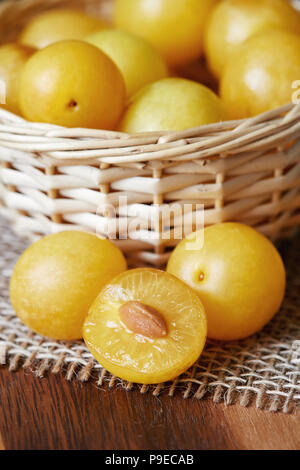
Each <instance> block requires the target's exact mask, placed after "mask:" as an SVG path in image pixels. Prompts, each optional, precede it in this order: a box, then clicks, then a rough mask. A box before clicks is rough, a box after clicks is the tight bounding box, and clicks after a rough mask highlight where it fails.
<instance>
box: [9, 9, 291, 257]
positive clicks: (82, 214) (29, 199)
mask: <svg viewBox="0 0 300 470" xmlns="http://www.w3.org/2000/svg"><path fill="white" fill-rule="evenodd" d="M71 3H72V5H73V6H74V4H77V3H78V4H81V5H83V6H85V7H89V8H90V9H91V10H93V11H94V12H95V11H97V9H98V10H99V8H100V6H99V5H100V3H101V5H102V6H103V4H104V6H107V5H108V2H99V1H95V0H93V1H87V0H86V1H82V0H81V1H76V2H74V1H72V2H71ZM68 4H70V2H66V1H59V0H52V1H47V2H40V1H33V0H31V1H28V0H19V1H17V2H11V1H10V2H9V1H5V2H3V3H2V4H1V5H0V22H1V37H0V40H2V42H5V41H7V40H11V39H12V34H16V30H17V29H18V28H17V27H16V24H17V25H18V26H19V25H20V27H22V26H23V24H24V22H26V20H28V18H29V17H30V16H32V15H33V14H34V13H36V12H37V11H40V10H43V9H45V8H46V7H47V8H48V7H49V6H51V7H52V6H55V7H57V6H66V5H68ZM298 78H300V77H295V79H298ZM0 163H1V169H0V171H1V172H0V201H1V204H2V207H1V212H2V213H3V214H4V215H5V216H6V217H8V218H9V219H10V220H11V221H12V224H13V226H14V228H15V230H16V231H17V232H18V233H21V234H22V235H23V236H30V237H33V238H35V237H39V236H41V235H44V234H48V233H53V232H56V231H59V230H69V229H73V228H77V229H80V230H88V231H92V232H97V233H99V234H102V235H107V233H106V232H105V230H106V217H107V213H106V212H105V207H107V205H110V206H113V207H116V211H118V201H119V197H120V196H126V198H127V201H128V208H127V210H128V213H127V214H126V215H124V214H118V213H116V216H115V217H116V218H118V219H119V222H120V226H122V223H123V224H124V223H125V222H128V220H131V219H132V220H133V219H134V220H136V218H138V220H140V221H141V222H143V221H145V220H146V219H147V220H148V218H149V215H150V214H151V213H153V212H154V211H156V210H157V207H159V206H160V205H163V204H168V205H169V207H170V208H172V205H173V204H176V205H178V204H180V205H184V204H189V205H190V207H192V209H191V213H190V214H188V220H189V221H188V222H187V223H188V224H190V231H192V229H193V228H194V226H193V220H194V217H195V215H196V211H197V207H199V206H196V205H199V204H201V205H203V207H204V209H205V225H211V224H215V223H219V222H224V221H239V222H243V223H247V224H249V225H252V226H254V227H256V228H257V229H258V230H260V231H261V232H263V233H265V234H266V235H267V236H269V237H271V238H272V239H276V238H278V237H281V236H285V235H286V234H288V233H289V232H290V231H291V229H292V228H293V227H295V226H297V225H298V224H299V222H300V210H299V209H300V105H292V104H291V105H287V106H285V107H284V108H281V109H277V110H274V111H271V112H268V113H266V114H264V115H261V116H258V117H255V118H252V119H248V120H243V121H236V122H234V121H230V122H225V123H217V124H213V125H208V126H203V127H200V128H197V129H192V130H187V131H183V132H160V133H147V134H143V135H142V134H139V135H127V134H122V133H118V132H110V131H100V130H87V129H66V128H62V127H58V126H53V125H48V124H38V123H29V122H27V121H25V120H23V119H22V118H20V117H17V116H15V115H13V114H11V113H8V112H7V111H4V110H0ZM159 222H163V223H158V226H157V229H156V231H157V233H156V237H154V236H153V230H152V232H151V234H152V237H149V233H150V230H149V231H147V230H146V231H145V230H144V231H140V233H139V236H138V237H137V236H136V233H135V234H134V237H133V236H132V234H131V233H129V237H128V239H127V240H117V242H116V243H117V244H118V245H119V246H120V247H121V248H122V249H123V251H124V252H125V253H126V254H127V255H128V257H129V258H130V260H131V261H132V262H133V263H134V264H145V263H147V264H152V265H156V266H162V265H164V264H165V262H166V261H167V259H168V256H169V254H170V251H171V248H172V246H174V245H175V244H176V240H174V239H173V240H172V238H174V237H172V233H173V231H174V230H175V229H176V223H177V222H176V219H175V218H174V219H173V221H171V222H169V225H168V226H167V227H166V226H165V225H164V223H165V221H161V220H160V221H159ZM180 224H182V221H180ZM166 229H167V230H168V231H170V234H171V236H170V237H169V239H164V237H163V236H162V233H163V231H164V230H166Z"/></svg>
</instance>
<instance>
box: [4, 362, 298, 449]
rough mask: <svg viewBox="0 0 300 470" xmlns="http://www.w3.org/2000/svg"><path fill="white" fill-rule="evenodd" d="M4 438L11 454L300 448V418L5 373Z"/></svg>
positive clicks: (90, 384) (6, 371) (5, 371)
mask: <svg viewBox="0 0 300 470" xmlns="http://www.w3.org/2000/svg"><path fill="white" fill-rule="evenodd" d="M0 402H1V406H2V410H3V413H2V415H1V417H0V434H2V438H3V443H4V446H5V448H6V449H34V450H39V449H51V450H53V449H70V450H71V449H77V450H85V449H90V450H94V449H105V450H117V449H120V450H138V449H140V450H143V449H151V450H161V449H164V450H186V449H189V450H194V449H218V450H222V449H248V450H253V449H291V450H296V449H300V421H299V417H297V416H285V415H282V414H272V413H266V412H261V411H257V410H256V409H254V408H250V409H245V408H241V407H239V406H232V407H228V408H226V407H224V406H223V405H214V404H213V403H212V402H211V401H197V400H196V399H189V400H183V398H182V396H181V394H180V393H179V394H177V395H176V396H175V397H174V398H169V397H167V396H161V397H158V398H155V397H153V396H152V395H151V394H147V395H141V394H140V393H138V392H135V391H132V392H125V391H124V390H122V389H119V388H117V389H114V390H111V391H104V390H99V389H98V388H96V386H95V385H93V384H92V383H88V384H82V383H80V382H78V381H73V382H71V383H70V382H67V381H66V380H65V379H64V378H62V377H60V376H54V375H49V377H47V378H44V379H38V378H36V377H35V376H34V375H32V373H31V372H24V371H19V372H17V373H14V374H11V373H9V372H8V370H7V369H6V368H4V367H3V368H0Z"/></svg>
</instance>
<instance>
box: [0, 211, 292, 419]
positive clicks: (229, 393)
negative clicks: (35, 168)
mask: <svg viewBox="0 0 300 470" xmlns="http://www.w3.org/2000/svg"><path fill="white" fill-rule="evenodd" d="M299 244H300V238H299V237H297V238H295V239H294V240H293V241H291V242H287V243H286V246H285V247H284V252H285V258H286V263H287V267H288V289H287V295H286V299H285V302H284V305H283V307H282V309H281V312H280V313H279V314H278V315H277V316H276V317H275V319H274V320H273V321H272V322H271V323H270V324H269V325H268V326H267V327H266V328H265V329H264V330H263V331H262V332H260V333H259V334H257V335H255V336H254V337H251V338H249V339H247V340H244V341H239V342H232V343H226V344H222V343H215V342H209V343H208V344H207V346H206V349H205V351H204V353H203V355H202V356H201V358H200V359H199V361H198V362H197V363H196V364H195V365H194V366H193V367H192V368H191V369H190V370H189V371H188V372H187V373H186V374H184V375H182V376H180V377H179V378H178V379H176V380H175V381H174V382H173V383H168V384H161V385H157V386H140V385H135V384H131V383H126V382H123V381H121V380H119V379H117V378H116V377H113V376H111V375H110V374H109V373H108V372H107V371H105V370H104V369H103V368H102V367H101V366H100V365H99V364H98V363H97V362H96V361H95V360H94V358H93V357H92V356H91V354H90V353H89V351H88V350H87V348H86V347H85V345H84V344H83V343H82V342H74V343H66V342H56V341H51V340H48V339H45V338H43V337H41V336H39V335H36V334H34V333H32V332H30V331H29V330H28V329H27V328H26V327H25V326H24V325H23V324H22V323H21V322H20V321H19V319H18V318H17V317H16V316H15V314H14V312H13V310H12V308H11V306H10V303H9V296H8V284H9V278H10V276H11V272H12V269H13V265H14V263H15V261H16V259H17V257H18V256H19V254H20V253H21V252H22V251H23V249H24V248H25V246H26V244H25V242H24V241H22V240H21V239H19V238H18V237H16V236H15V235H13V234H12V232H11V231H10V229H9V228H8V225H7V223H6V222H4V221H3V219H0V250H1V251H0V272H1V274H0V364H2V365H6V366H8V367H9V370H10V371H12V372H13V371H16V370H18V369H20V368H24V369H30V370H31V371H32V372H33V373H35V374H36V375H37V376H38V377H44V376H45V375H47V374H48V373H53V374H58V373H62V374H63V375H64V376H65V378H66V379H67V380H73V379H74V380H79V381H81V382H87V381H89V380H92V381H94V383H95V384H97V386H99V388H100V389H101V388H104V389H112V388H114V387H121V388H123V389H125V390H128V391H129V390H132V389H134V388H135V389H136V388H137V389H138V390H140V392H141V393H142V394H145V393H147V392H149V393H152V394H153V395H154V396H158V395H159V394H162V393H165V394H168V395H169V396H170V397H172V396H174V394H175V393H180V394H182V397H183V398H184V399H187V398H190V397H194V398H196V399H199V400H200V399H204V398H208V397H210V398H212V399H213V401H214V402H215V403H225V404H226V405H231V404H234V403H239V404H240V405H242V406H249V405H251V404H255V405H256V407H257V408H259V409H264V410H269V411H281V412H284V413H291V412H297V411H299V405H300V293H299V286H300V252H299Z"/></svg>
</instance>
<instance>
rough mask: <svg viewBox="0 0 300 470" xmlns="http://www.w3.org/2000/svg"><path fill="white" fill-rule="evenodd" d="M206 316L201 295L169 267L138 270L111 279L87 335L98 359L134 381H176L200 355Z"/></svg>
mask: <svg viewBox="0 0 300 470" xmlns="http://www.w3.org/2000/svg"><path fill="white" fill-rule="evenodd" d="M206 333H207V326H206V315H205V312H204V308H203V305H202V303H201V301H200V299H199V297H198V296H197V294H196V293H195V292H194V291H193V290H192V289H191V288H190V287H189V286H187V285H186V284H184V283H183V282H182V281H180V280H179V279H177V278H176V277H174V276H172V275H171V274H168V273H166V272H164V271H159V270H155V269H147V268H143V269H133V270H131V271H127V272H124V273H122V274H120V275H119V276H117V277H116V278H115V279H114V280H113V281H111V282H110V283H109V284H108V285H107V286H106V287H105V288H104V289H103V290H102V292H101V293H100V295H99V296H98V298H97V299H96V301H95V302H94V304H93V305H92V307H91V309H90V312H89V315H88V316H87V318H86V321H85V324H84V328H83V336H84V340H85V342H86V345H87V347H88V348H89V350H90V351H91V353H92V354H93V355H94V356H95V358H96V359H97V361H98V362H99V363H100V364H101V365H102V366H103V367H105V368H106V369H107V370H108V371H109V372H111V373H112V374H114V375H116V376H117V377H120V378H122V379H124V380H128V381H129V382H137V383H143V384H154V383H161V382H166V381H169V380H172V379H174V378H176V377H177V376H178V375H180V374H181V373H183V372H185V371H186V370H187V369H189V368H190V367H191V366H192V365H193V364H194V362H195V361H196V360H197V359H198V357H199V356H200V354H201V353H202V350H203V348H204V345H205V341H206Z"/></svg>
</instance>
